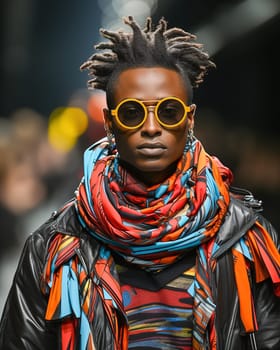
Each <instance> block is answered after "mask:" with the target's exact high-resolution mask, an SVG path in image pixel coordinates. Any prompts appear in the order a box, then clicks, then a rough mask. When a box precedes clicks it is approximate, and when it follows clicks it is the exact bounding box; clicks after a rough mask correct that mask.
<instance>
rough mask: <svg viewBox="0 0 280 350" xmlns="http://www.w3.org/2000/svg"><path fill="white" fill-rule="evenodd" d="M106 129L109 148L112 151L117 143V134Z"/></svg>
mask: <svg viewBox="0 0 280 350" xmlns="http://www.w3.org/2000/svg"><path fill="white" fill-rule="evenodd" d="M105 131H106V136H107V139H108V142H109V149H110V150H111V151H112V150H113V149H114V148H115V146H116V145H115V136H114V134H113V133H112V131H111V130H109V129H105Z"/></svg>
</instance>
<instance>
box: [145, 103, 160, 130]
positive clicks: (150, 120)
mask: <svg viewBox="0 0 280 350" xmlns="http://www.w3.org/2000/svg"><path fill="white" fill-rule="evenodd" d="M146 108H147V113H148V114H147V119H146V120H145V123H144V124H143V127H142V131H144V132H147V133H149V134H155V133H159V132H161V130H162V129H161V125H160V123H159V122H158V120H157V118H156V115H155V106H146Z"/></svg>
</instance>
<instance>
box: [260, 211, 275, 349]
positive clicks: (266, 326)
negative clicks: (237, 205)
mask: <svg viewBox="0 0 280 350" xmlns="http://www.w3.org/2000/svg"><path fill="white" fill-rule="evenodd" d="M259 221H260V223H261V224H262V225H263V226H264V227H265V228H266V229H267V231H268V232H269V233H270V234H271V237H272V239H273V241H274V243H275V245H276V246H277V247H278V250H279V246H280V244H279V235H278V233H277V231H276V230H275V229H274V227H273V226H272V225H271V223H270V222H269V221H267V220H266V219H265V218H263V217H260V218H259ZM255 288H256V289H255V306H256V313H257V320H258V325H259V330H258V331H257V332H256V340H257V344H258V350H268V349H270V350H279V349H280V297H277V296H276V295H275V294H274V291H273V287H272V283H271V281H270V280H269V281H264V282H262V283H259V284H257V285H256V286H255Z"/></svg>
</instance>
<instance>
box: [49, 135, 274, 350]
mask: <svg viewBox="0 0 280 350" xmlns="http://www.w3.org/2000/svg"><path fill="white" fill-rule="evenodd" d="M231 181H232V174H231V172H230V170H229V169H228V168H226V167H224V166H223V165H222V164H221V163H220V162H219V160H218V159H217V158H215V157H211V156H209V155H208V154H207V153H206V152H205V151H204V149H203V147H202V145H201V143H200V142H199V141H198V140H196V139H195V140H194V141H193V142H192V143H191V144H188V145H186V149H185V152H184V154H183V156H182V158H181V159H180V161H179V162H178V165H177V170H176V171H175V172H174V174H173V175H172V176H170V177H169V178H168V179H166V181H164V182H163V183H161V184H158V185H154V186H150V187H147V186H145V184H143V183H140V182H139V181H137V180H136V179H135V178H133V177H132V176H131V175H130V174H129V173H128V172H127V171H126V170H125V169H124V168H123V167H122V166H121V165H120V163H119V158H118V154H117V152H116V151H113V152H112V151H111V149H110V147H109V144H108V142H107V140H106V139H103V140H101V141H100V142H99V143H97V144H95V145H93V146H92V147H90V148H89V149H88V150H87V151H86V152H85V155H84V177H83V180H82V182H81V184H80V186H79V188H78V191H77V201H76V203H77V213H78V216H79V219H80V222H81V224H82V225H83V226H84V227H85V228H86V230H87V231H88V232H89V234H90V235H92V236H93V237H94V238H95V239H97V240H98V241H100V242H101V243H103V248H102V250H101V252H100V256H99V259H98V260H97V263H96V266H95V268H94V270H93V271H92V275H91V278H89V277H88V276H89V274H88V272H87V271H86V269H85V267H84V264H83V261H82V259H81V257H79V255H78V254H77V247H76V245H79V240H78V239H77V238H75V237H69V236H66V235H62V234H58V235H57V236H56V238H55V239H54V240H53V242H52V244H51V246H50V250H49V258H48V265H47V266H46V270H45V281H46V282H47V284H48V288H49V289H50V297H49V304H48V310H47V314H46V319H48V320H54V319H62V320H63V322H62V324H63V326H62V339H64V340H65V341H64V342H62V349H63V350H64V349H75V345H74V344H77V341H78V340H77V337H78V336H77V328H79V329H81V331H80V336H79V337H78V338H79V339H80V341H79V344H80V348H79V349H82V350H88V349H94V341H93V335H92V332H91V327H90V324H91V322H92V321H93V320H94V303H93V300H95V298H96V297H97V296H98V297H99V298H102V300H103V302H104V306H105V311H106V315H107V317H108V320H109V321H110V324H111V327H112V330H113V332H114V334H115V347H114V349H122V350H123V349H126V348H127V327H126V325H125V324H122V325H121V324H118V322H117V321H116V319H117V318H116V317H114V315H115V313H116V310H118V311H119V312H121V313H123V308H122V301H121V293H120V286H119V284H118V280H117V277H116V276H115V275H114V261H113V259H112V255H111V253H110V252H111V251H114V252H115V253H117V254H119V255H120V256H121V257H122V258H123V259H125V260H126V261H128V262H130V263H133V264H137V265H138V266H140V267H142V268H144V269H146V270H149V271H159V270H161V269H164V268H165V267H167V266H169V265H170V264H172V263H174V262H175V261H177V260H178V259H180V258H182V257H183V256H184V255H185V254H186V253H187V251H188V250H190V249H194V248H197V251H198V257H197V263H196V265H197V266H196V271H197V272H196V278H195V281H194V284H193V286H192V290H191V292H192V294H193V297H194V330H193V348H194V349H203V348H204V347H203V344H204V342H205V335H206V329H207V327H209V325H210V328H211V332H210V341H211V349H216V345H215V344H216V335H215V329H214V322H213V319H214V312H215V304H214V301H213V297H212V292H211V288H210V281H209V275H210V272H211V271H210V270H211V269H212V270H214V269H215V264H214V263H213V262H211V263H210V258H211V256H212V254H213V253H214V252H215V251H216V249H217V244H216V243H215V236H216V233H217V231H218V230H219V228H220V226H221V223H222V221H223V218H224V216H225V214H226V212H227V208H228V205H229V201H230V198H229V190H228V186H229V184H230V183H231ZM67 240H68V243H67ZM246 247H247V249H246ZM260 247H262V249H261V248H260ZM232 254H233V256H234V258H235V259H236V260H237V261H238V263H237V264H235V276H236V280H237V282H236V284H237V288H238V295H239V299H240V308H241V319H242V322H243V324H244V328H245V330H246V331H248V332H251V331H253V330H255V329H256V328H257V325H256V322H255V321H254V309H253V306H252V309H251V311H252V312H251V315H250V316H247V315H248V313H246V312H245V310H247V305H248V304H247V305H246V303H247V302H248V300H249V299H250V300H252V295H251V291H250V286H249V285H248V284H244V273H243V274H242V278H240V271H243V272H244V269H245V271H246V269H247V268H248V266H247V261H248V259H251V260H252V261H253V262H254V264H255V268H256V269H257V271H259V272H258V273H257V277H258V280H259V281H260V280H262V279H264V278H268V277H270V278H272V280H273V282H274V283H276V284H277V283H280V272H279V264H280V257H279V253H278V252H277V249H276V248H275V246H274V245H273V243H272V240H271V238H270V236H269V234H268V233H267V232H266V231H265V230H264V229H263V227H262V226H260V225H259V226H258V227H257V228H256V229H255V230H252V231H250V232H249V233H248V236H247V238H246V240H245V239H244V240H241V241H240V242H238V244H237V245H236V246H235V247H234V248H233V249H232ZM240 254H241V257H240ZM100 266H102V268H101V269H100ZM272 266H273V267H274V269H271V267H272ZM268 267H269V268H268ZM104 271H106V273H104ZM67 276H68V277H67ZM69 276H71V278H70V280H71V282H69ZM246 276H247V278H248V275H247V274H246ZM245 279H246V277H245ZM96 280H98V281H99V282H98V284H96V283H95V282H94V281H96ZM100 281H101V283H100ZM247 282H248V281H247ZM248 283H249V282H248ZM74 285H75V287H74ZM112 287H113V288H112ZM48 288H46V292H47V289H48ZM70 289H71V290H70ZM73 291H74V292H73ZM65 295H66V297H65ZM78 301H80V302H78ZM251 304H252V303H251ZM252 305H253V304H252ZM63 310H64V311H63ZM62 311H63V312H62ZM71 315H72V316H74V317H72V318H70V320H72V321H70V323H71V326H69V325H67V322H69V316H71ZM77 319H79V320H80V325H77V321H76V320H77ZM63 344H64V345H63ZM71 346H72V347H71Z"/></svg>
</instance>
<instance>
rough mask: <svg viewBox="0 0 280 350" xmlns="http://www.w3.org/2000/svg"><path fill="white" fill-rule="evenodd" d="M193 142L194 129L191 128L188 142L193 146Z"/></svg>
mask: <svg viewBox="0 0 280 350" xmlns="http://www.w3.org/2000/svg"><path fill="white" fill-rule="evenodd" d="M193 140H194V134H193V129H192V128H189V129H188V133H187V142H188V143H190V144H192V142H193Z"/></svg>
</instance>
